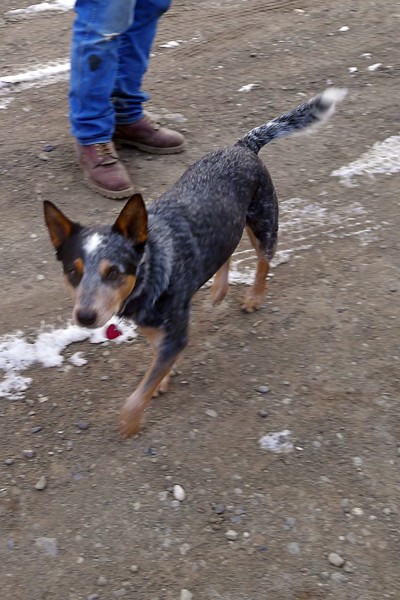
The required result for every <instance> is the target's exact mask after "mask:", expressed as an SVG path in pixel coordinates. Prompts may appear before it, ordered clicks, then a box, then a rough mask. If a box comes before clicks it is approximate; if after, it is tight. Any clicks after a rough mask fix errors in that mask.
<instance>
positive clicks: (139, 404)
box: [121, 327, 187, 438]
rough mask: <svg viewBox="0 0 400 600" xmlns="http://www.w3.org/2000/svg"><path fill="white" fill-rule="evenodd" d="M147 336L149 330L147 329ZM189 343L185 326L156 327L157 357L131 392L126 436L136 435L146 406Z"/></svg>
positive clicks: (124, 414)
mask: <svg viewBox="0 0 400 600" xmlns="http://www.w3.org/2000/svg"><path fill="white" fill-rule="evenodd" d="M145 333H146V335H147V336H148V334H149V330H148V329H147V330H146V332H145ZM186 344H187V331H186V328H185V329H182V327H180V328H179V330H174V331H173V332H171V331H170V332H162V331H160V330H157V332H156V330H154V336H153V344H152V345H153V348H154V351H155V357H154V359H153V361H152V363H151V365H150V368H149V370H148V371H147V373H146V375H145V376H144V378H143V379H142V381H141V382H140V384H139V386H138V388H137V389H136V390H135V391H134V393H133V394H132V395H131V396H129V398H128V399H127V401H126V402H125V404H124V406H123V408H122V415H121V432H122V435H123V437H125V438H126V437H130V436H131V435H135V434H136V433H138V432H139V430H140V425H141V421H142V417H143V412H144V409H145V408H146V406H147V404H148V402H149V401H150V400H151V398H152V396H153V395H154V394H155V392H156V391H157V390H158V388H159V386H160V384H161V382H162V381H163V379H164V378H165V377H167V375H168V373H169V371H170V370H171V369H172V367H173V365H174V363H175V361H176V359H177V358H178V355H179V354H180V353H181V352H182V350H183V349H184V347H185V346H186Z"/></svg>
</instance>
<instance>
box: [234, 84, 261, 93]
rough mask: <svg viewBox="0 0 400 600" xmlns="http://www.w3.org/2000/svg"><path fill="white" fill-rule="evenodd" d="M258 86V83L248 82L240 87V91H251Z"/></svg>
mask: <svg viewBox="0 0 400 600" xmlns="http://www.w3.org/2000/svg"><path fill="white" fill-rule="evenodd" d="M256 87H257V84H256V83H248V84H247V85H242V87H240V88H239V89H238V92H251V90H254V88H256Z"/></svg>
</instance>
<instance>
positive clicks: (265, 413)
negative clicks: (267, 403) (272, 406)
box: [258, 408, 268, 419]
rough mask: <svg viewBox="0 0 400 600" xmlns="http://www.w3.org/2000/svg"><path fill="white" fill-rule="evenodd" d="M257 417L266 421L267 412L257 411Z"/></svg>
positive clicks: (263, 409) (263, 410)
mask: <svg viewBox="0 0 400 600" xmlns="http://www.w3.org/2000/svg"><path fill="white" fill-rule="evenodd" d="M258 416H259V417H261V418H262V419H266V418H267V417H268V411H267V410H265V408H262V409H261V410H259V411H258Z"/></svg>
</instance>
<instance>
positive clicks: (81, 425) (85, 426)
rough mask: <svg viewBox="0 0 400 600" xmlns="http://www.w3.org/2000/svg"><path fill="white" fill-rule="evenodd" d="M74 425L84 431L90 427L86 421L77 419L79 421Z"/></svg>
mask: <svg viewBox="0 0 400 600" xmlns="http://www.w3.org/2000/svg"><path fill="white" fill-rule="evenodd" d="M76 426H77V427H78V429H80V430H81V431H86V430H87V429H89V427H90V425H89V423H86V421H79V423H77V424H76Z"/></svg>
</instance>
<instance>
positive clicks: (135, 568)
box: [129, 565, 139, 573]
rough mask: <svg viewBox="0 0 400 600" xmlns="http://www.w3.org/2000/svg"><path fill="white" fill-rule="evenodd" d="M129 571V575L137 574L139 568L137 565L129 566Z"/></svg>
mask: <svg viewBox="0 0 400 600" xmlns="http://www.w3.org/2000/svg"><path fill="white" fill-rule="evenodd" d="M129 570H130V572H131V573H137V572H138V571H139V567H138V566H137V565H131V566H130V567H129Z"/></svg>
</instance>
